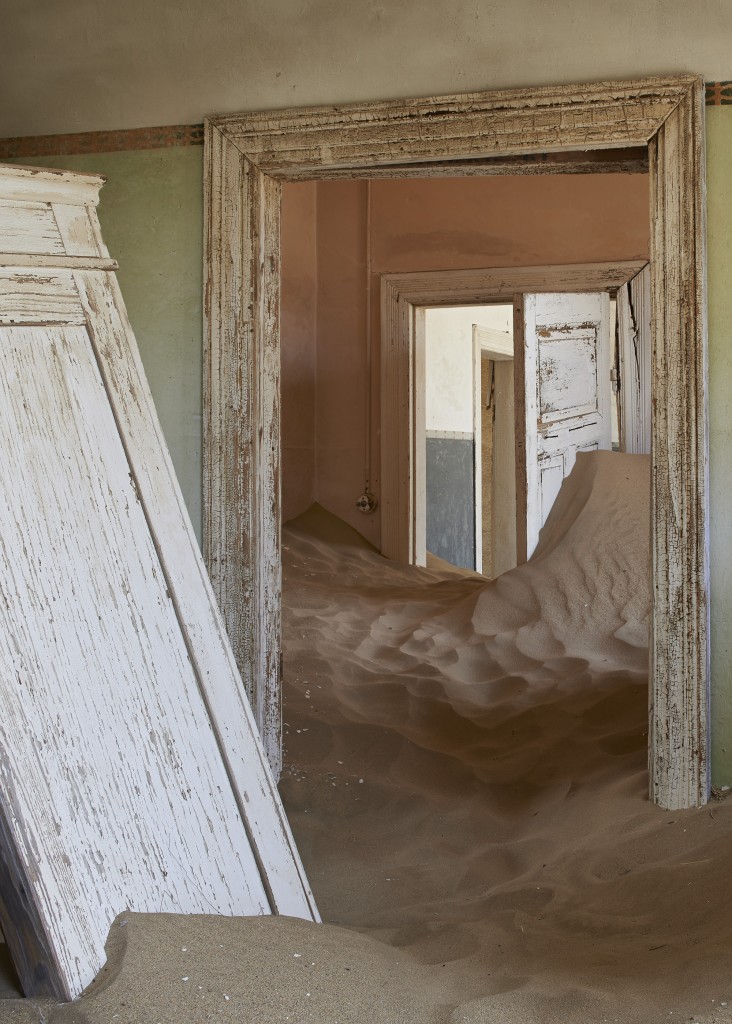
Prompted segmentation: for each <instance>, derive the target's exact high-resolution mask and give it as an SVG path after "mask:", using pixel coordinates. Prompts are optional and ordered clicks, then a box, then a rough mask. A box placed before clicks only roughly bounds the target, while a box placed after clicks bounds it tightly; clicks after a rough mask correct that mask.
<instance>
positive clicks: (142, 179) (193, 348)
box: [15, 106, 732, 786]
mask: <svg viewBox="0 0 732 1024" xmlns="http://www.w3.org/2000/svg"><path fill="white" fill-rule="evenodd" d="M707 138H708V145H707V169H708V252H709V263H708V265H709V370H710V387H709V406H710V448H711V451H710V494H711V498H710V501H711V553H712V558H711V566H712V588H711V618H712V633H711V644H712V711H713V714H712V718H713V727H712V765H713V781H714V784H715V785H716V786H723V785H728V786H732V512H730V508H729V505H728V504H727V498H728V495H729V494H732V337H730V335H732V288H731V287H730V283H729V282H730V281H732V186H731V185H730V177H729V168H730V167H732V106H730V107H729V109H728V108H727V107H724V106H723V107H708V108H707ZM15 162H16V163H25V162H32V163H34V164H43V165H46V166H53V167H68V168H70V169H72V170H84V171H95V172H99V173H101V174H105V175H107V176H108V178H109V182H108V184H107V185H105V187H104V189H103V190H102V198H101V203H100V208H99V216H100V220H101V223H102V230H103V232H104V236H105V239H106V242H107V245H108V246H109V249H110V252H111V254H112V255H113V256H114V257H115V258H116V259H118V260H119V264H120V271H119V279H120V284H121V286H122V291H123V294H124V296H125V301H126V303H127V307H128V311H129V314H130V319H131V321H132V326H133V328H134V330H135V333H136V335H137V341H138V344H139V346H140V352H141V354H142V359H143V362H144V364H145V369H146V371H147V375H148V379H149V381H150V387H151V389H152V393H153V397H154V399H155V403H156V406H157V409H158V413H159V415H160V420H161V422H162V426H163V430H164V432H165V436H166V438H167V441H168V445H169V447H170V450H171V454H172V457H173V462H174V464H175V468H176V471H177V473H178V479H179V480H180V483H181V487H182V489H183V494H184V497H185V499H186V502H187V505H188V509H189V512H190V514H191V518H192V520H193V524H194V527H195V529H196V531H197V534H198V536H199V538H200V535H201V261H202V252H201V237H202V201H201V195H202V162H203V150H202V148H201V147H197V146H196V147H185V148H172V149H160V150H148V151H144V152H124V153H103V154H94V155H92V156H76V157H49V158H45V159H42V160H41V159H38V160H33V161H22V160H19V161H15Z"/></svg>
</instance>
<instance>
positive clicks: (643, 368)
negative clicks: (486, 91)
mask: <svg viewBox="0 0 732 1024" xmlns="http://www.w3.org/2000/svg"><path fill="white" fill-rule="evenodd" d="M617 308H618V352H619V355H620V450H621V451H624V452H630V453H632V454H640V455H650V454H651V267H650V264H647V265H646V266H645V267H644V268H643V270H641V272H640V274H636V275H635V277H634V278H632V279H631V280H630V281H629V282H628V283H627V284H624V285H623V286H622V288H618V298H617Z"/></svg>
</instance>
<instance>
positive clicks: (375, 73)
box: [0, 0, 732, 136]
mask: <svg viewBox="0 0 732 1024" xmlns="http://www.w3.org/2000/svg"><path fill="white" fill-rule="evenodd" d="M3 13H4V18H3V31H2V33H0V95H2V97H3V104H2V109H1V110H0V136H7V135H36V134H51V133H55V132H77V131H94V130H102V129H111V128H128V127H131V128H137V127H141V126H144V125H161V124H181V123H191V122H200V121H202V120H203V117H204V115H206V114H218V113H221V114H223V113H231V112H235V111H239V110H260V109H261V110H267V109H272V108H275V107H288V106H297V105H300V106H301V105H309V104H318V103H344V102H347V101H351V100H362V99H391V98H394V97H406V96H429V95H440V94H442V93H450V92H469V91H473V90H480V89H499V88H505V87H509V86H537V85H552V84H557V83H562V82H564V83H566V82H589V81H602V80H603V79H612V78H631V77H637V76H641V75H652V74H668V73H669V72H674V71H691V72H695V73H697V74H702V75H703V76H704V77H705V79H706V80H707V81H718V80H721V79H724V78H727V77H730V54H729V43H730V39H731V38H732V5H731V4H730V3H729V2H728V0H694V2H693V3H688V2H686V3H684V2H683V0H671V2H669V0H633V2H632V3H630V2H629V0H604V2H603V3H601V4H600V3H591V2H588V0H562V2H561V3H553V4H548V3H546V0H511V2H510V3H506V2H502V0H451V2H450V3H449V4H446V3H445V2H444V0H399V2H391V3H388V2H384V0H359V2H358V3H354V2H344V0H247V3H245V4H243V3H241V2H240V0H206V2H205V3H204V2H203V0H178V2H176V3H174V4H171V3H150V2H149V0H125V2H124V3H116V4H113V3H110V2H109V0H74V2H73V3H48V0H4V4H3Z"/></svg>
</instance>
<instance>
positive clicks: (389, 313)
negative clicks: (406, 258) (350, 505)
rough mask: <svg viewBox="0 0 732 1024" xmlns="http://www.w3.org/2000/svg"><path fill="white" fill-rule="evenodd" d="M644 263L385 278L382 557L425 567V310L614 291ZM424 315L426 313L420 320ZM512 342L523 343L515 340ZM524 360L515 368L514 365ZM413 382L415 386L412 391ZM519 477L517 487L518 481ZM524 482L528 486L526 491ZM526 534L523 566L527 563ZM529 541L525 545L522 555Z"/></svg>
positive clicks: (521, 458)
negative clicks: (527, 296)
mask: <svg viewBox="0 0 732 1024" xmlns="http://www.w3.org/2000/svg"><path fill="white" fill-rule="evenodd" d="M644 266H646V261H645V260H627V261H622V260H621V261H617V262H614V263H577V264H569V265H565V266H554V267H488V268H484V269H476V270H433V271H427V272H419V273H401V274H385V275H384V276H383V277H382V278H381V498H380V505H381V553H382V554H383V555H386V557H387V558H393V559H394V560H395V561H398V562H406V563H408V564H410V565H421V564H423V562H424V549H425V538H424V536H423V534H424V528H423V524H422V516H421V515H417V510H418V509H419V508H422V507H423V504H421V502H422V497H423V495H424V479H423V475H424V467H423V466H422V465H421V463H420V455H419V453H420V451H421V442H420V424H421V421H422V419H423V418H424V416H423V414H422V416H421V417H420V407H419V403H420V402H421V401H422V399H421V389H420V387H419V386H418V379H421V378H422V377H423V375H424V370H423V368H422V363H423V361H424V360H423V357H422V353H423V351H424V328H423V327H421V322H422V321H421V320H419V319H418V314H419V311H423V310H424V308H425V307H428V306H476V305H480V304H481V303H490V302H505V303H515V299H516V297H517V296H519V295H523V294H524V293H528V292H598V291H613V292H614V291H616V290H617V289H618V288H620V287H621V285H623V284H625V283H626V282H627V281H629V280H630V279H631V278H632V277H634V276H635V275H636V274H637V273H639V272H640V271H641V270H642V269H643V267H644ZM423 315H424V314H423V313H422V316H423ZM514 336H515V337H516V336H518V335H517V333H516V332H514ZM518 363H521V360H516V364H518ZM515 372H516V381H517V384H516V403H517V404H516V416H517V417H518V416H520V415H521V410H522V409H523V391H522V392H521V394H519V393H518V387H519V385H521V386H522V387H523V383H522V382H523V368H522V367H519V366H518V365H516V370H515ZM412 382H414V383H412ZM518 449H519V450H518V451H517V456H518V458H517V466H516V472H517V493H516V514H517V519H518V520H520V518H521V515H522V514H523V513H522V512H521V508H522V507H523V508H524V509H525V505H526V481H525V473H526V464H525V450H524V449H525V446H524V445H523V444H521V443H519V445H518ZM519 477H520V480H519ZM521 481H523V483H521ZM520 533H521V531H520V530H519V531H518V535H517V553H519V555H520V557H519V561H525V560H526V556H525V554H523V556H521V551H522V541H521V536H520ZM525 549H526V538H525V536H524V538H523V552H525Z"/></svg>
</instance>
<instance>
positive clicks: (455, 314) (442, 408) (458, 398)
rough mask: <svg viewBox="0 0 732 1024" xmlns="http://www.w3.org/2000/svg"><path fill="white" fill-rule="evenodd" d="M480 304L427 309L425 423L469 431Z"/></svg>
mask: <svg viewBox="0 0 732 1024" xmlns="http://www.w3.org/2000/svg"><path fill="white" fill-rule="evenodd" d="M480 309H481V307H471V306H467V307H465V308H464V309H454V308H453V309H449V308H446V309H428V310H427V313H426V316H425V361H424V362H425V427H426V429H427V430H440V431H456V432H458V433H462V434H472V433H473V429H474V425H475V424H474V413H473V403H474V398H475V384H474V380H473V377H474V371H473V329H472V327H473V323H475V322H476V320H475V318H476V315H477V314H478V312H479V311H480Z"/></svg>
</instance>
